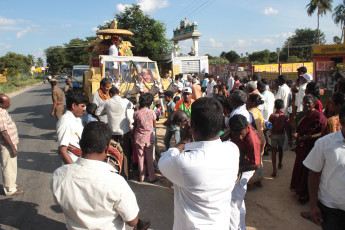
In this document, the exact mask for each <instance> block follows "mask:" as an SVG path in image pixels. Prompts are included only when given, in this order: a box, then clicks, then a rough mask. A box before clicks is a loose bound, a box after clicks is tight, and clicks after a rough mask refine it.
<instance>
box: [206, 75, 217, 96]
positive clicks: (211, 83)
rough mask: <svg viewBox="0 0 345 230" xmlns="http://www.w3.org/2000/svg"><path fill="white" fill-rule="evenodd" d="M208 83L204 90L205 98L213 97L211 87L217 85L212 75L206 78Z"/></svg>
mask: <svg viewBox="0 0 345 230" xmlns="http://www.w3.org/2000/svg"><path fill="white" fill-rule="evenodd" d="M208 79H209V81H208V83H207V89H206V95H207V97H213V86H215V85H217V83H216V81H215V80H214V76H213V74H211V75H209V76H208Z"/></svg>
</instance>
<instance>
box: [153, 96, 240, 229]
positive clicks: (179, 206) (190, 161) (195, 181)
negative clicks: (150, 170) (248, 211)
mask: <svg viewBox="0 0 345 230" xmlns="http://www.w3.org/2000/svg"><path fill="white" fill-rule="evenodd" d="M179 112H180V113H181V112H182V111H179ZM175 113H178V112H175ZM175 113H174V114H175ZM173 116H174V115H173ZM185 117H187V115H186V116H185ZM173 120H174V118H173ZM187 122H188V120H187ZM183 124H184V127H183V128H182V127H181V128H182V131H181V142H180V143H178V144H177V145H176V146H175V147H174V148H170V149H168V151H166V152H165V153H163V155H162V156H161V158H160V160H159V162H158V165H159V169H160V171H161V172H162V174H163V175H164V176H165V177H167V178H168V179H169V180H170V181H171V182H172V183H173V184H174V193H175V194H174V200H175V201H174V204H175V205H174V226H173V229H178V230H180V229H217V230H218V229H224V230H225V229H226V230H228V229H229V219H230V211H231V210H230V201H231V192H230V191H232V189H233V188H234V186H235V181H236V178H237V173H238V166H239V151H238V148H237V147H236V145H235V144H233V143H231V142H230V141H226V142H222V141H221V140H220V139H219V137H218V134H219V131H220V130H221V129H222V125H223V108H222V106H221V104H220V103H219V102H218V101H217V100H216V99H215V98H208V97H204V98H199V99H198V100H196V101H195V102H194V103H193V105H192V116H191V122H190V125H189V124H185V122H183ZM193 137H194V140H195V142H191V141H192V139H193Z"/></svg>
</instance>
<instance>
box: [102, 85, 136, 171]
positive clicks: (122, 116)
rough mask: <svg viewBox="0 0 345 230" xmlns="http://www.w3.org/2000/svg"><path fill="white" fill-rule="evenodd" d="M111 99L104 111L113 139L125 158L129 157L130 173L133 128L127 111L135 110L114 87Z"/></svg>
mask: <svg viewBox="0 0 345 230" xmlns="http://www.w3.org/2000/svg"><path fill="white" fill-rule="evenodd" d="M109 95H110V97H111V98H110V99H109V100H107V101H105V104H104V110H103V111H106V114H107V119H108V126H109V128H110V130H111V132H112V135H113V136H112V137H113V139H114V140H115V141H116V142H119V143H120V145H121V147H122V149H123V152H124V154H125V156H126V157H127V165H126V166H125V167H127V170H126V168H125V170H124V171H128V173H129V171H130V165H131V162H132V160H131V159H132V153H131V152H130V151H129V149H130V136H131V127H130V124H129V119H130V118H128V115H127V110H129V109H132V108H133V104H132V102H130V101H129V100H128V99H126V98H122V97H121V96H120V91H119V90H118V89H117V88H115V87H113V88H111V89H110V90H109Z"/></svg>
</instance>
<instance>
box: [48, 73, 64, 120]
mask: <svg viewBox="0 0 345 230" xmlns="http://www.w3.org/2000/svg"><path fill="white" fill-rule="evenodd" d="M49 82H50V85H51V87H52V100H53V109H52V112H51V114H50V115H51V116H52V117H53V116H54V113H55V115H56V119H57V120H59V119H60V118H61V116H62V114H63V111H64V107H63V94H64V93H63V92H62V90H61V89H60V88H59V87H57V80H56V79H55V78H53V79H51V80H50V81H49Z"/></svg>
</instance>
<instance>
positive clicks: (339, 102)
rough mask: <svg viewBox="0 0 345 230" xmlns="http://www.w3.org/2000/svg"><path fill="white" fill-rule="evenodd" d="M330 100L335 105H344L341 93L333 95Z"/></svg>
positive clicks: (344, 96) (343, 97) (344, 100)
mask: <svg viewBox="0 0 345 230" xmlns="http://www.w3.org/2000/svg"><path fill="white" fill-rule="evenodd" d="M332 99H333V101H334V104H336V105H341V106H343V105H345V94H343V93H334V94H333V95H332Z"/></svg>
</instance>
